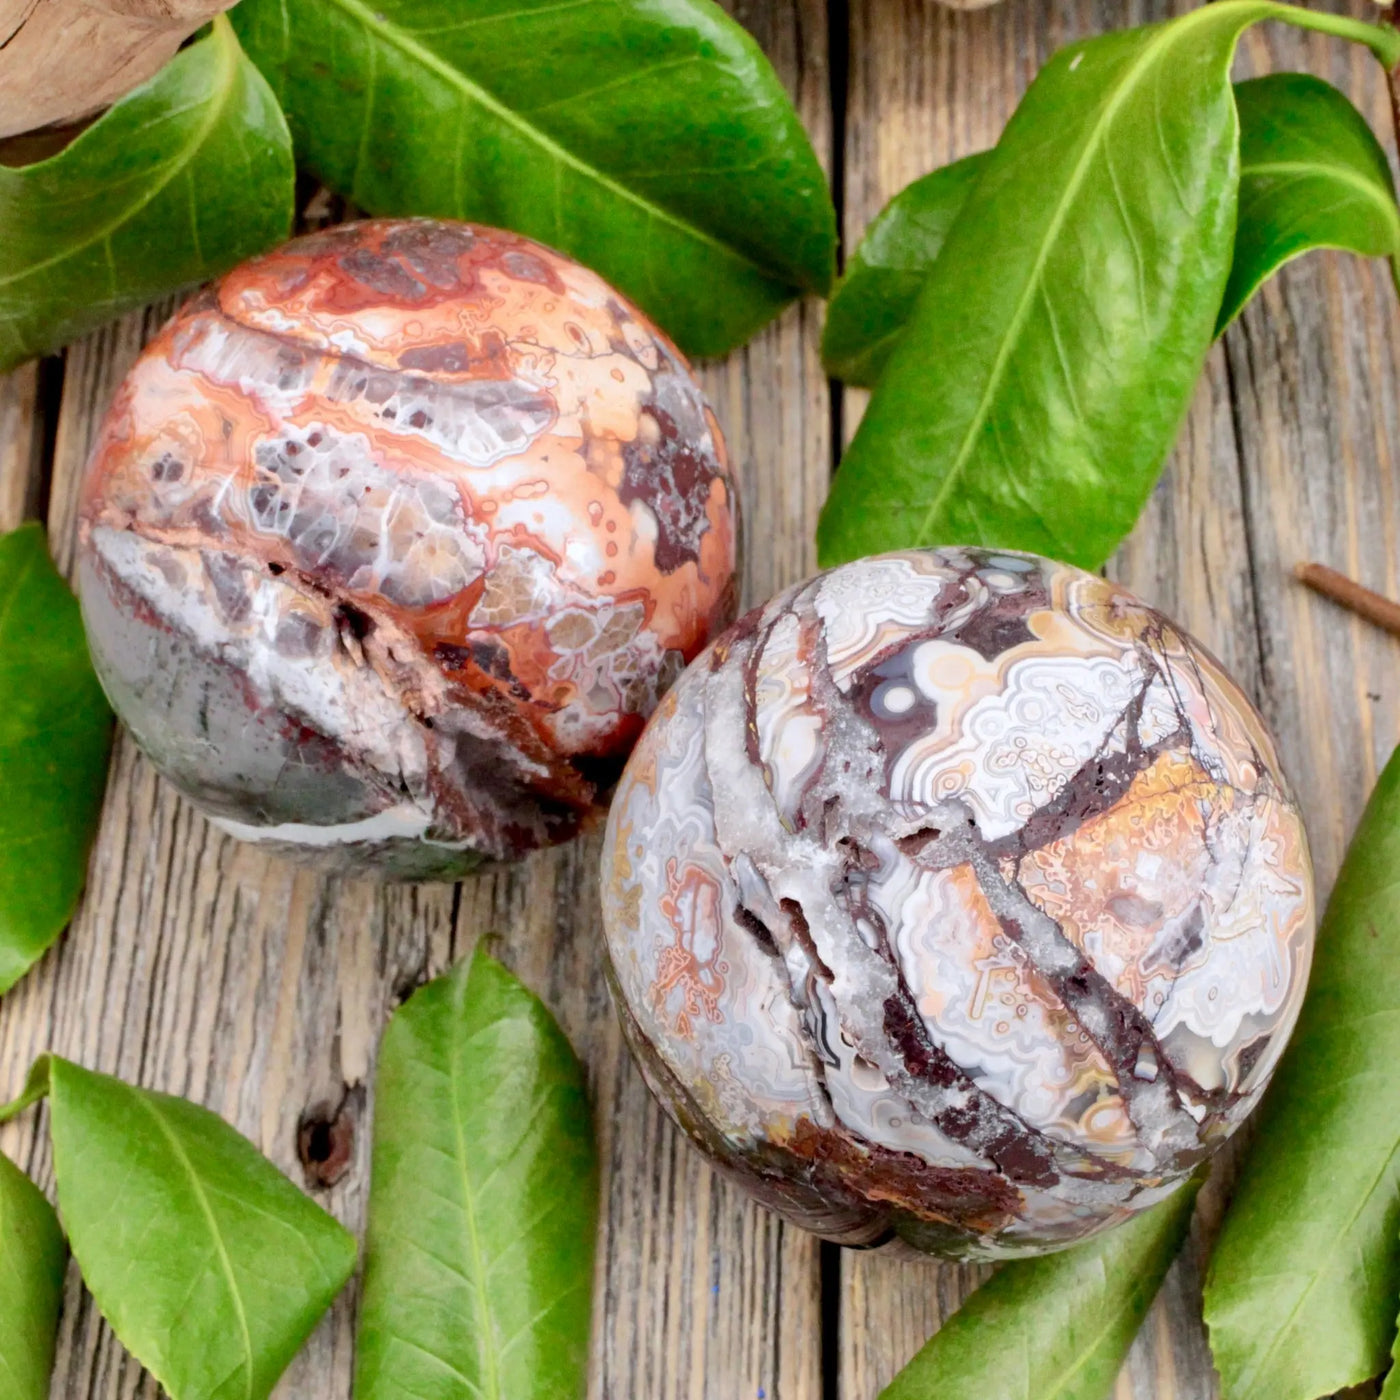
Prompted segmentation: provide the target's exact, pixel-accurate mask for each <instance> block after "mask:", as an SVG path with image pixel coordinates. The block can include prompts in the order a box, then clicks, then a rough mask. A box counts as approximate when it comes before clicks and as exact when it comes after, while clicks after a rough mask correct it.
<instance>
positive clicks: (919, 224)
mask: <svg viewBox="0 0 1400 1400" xmlns="http://www.w3.org/2000/svg"><path fill="white" fill-rule="evenodd" d="M989 154H990V153H989V152H987V151H983V152H980V153H979V154H978V155H975V156H966V157H964V158H963V159H962V160H958V161H954V162H953V163H952V164H951V165H943V166H940V167H939V168H938V169H937V170H934V171H931V172H930V173H929V174H927V175H925V176H923V177H922V178H920V179H918V180H915V181H914V182H913V183H912V184H910V185H906V186H905V187H904V188H903V189H902V190H900V192H899V193H898V194H897V195H895V197H894V198H893V199H892V200H890V202H889V203H888V204H887V205H885V207H884V208H883V209H882V210H881V211H880V212H879V214H877V215H876V216H875V219H874V220H873V221H872V222H871V225H870V227H869V228H868V229H866V231H865V235H864V237H863V238H862V239H861V240H860V242H859V243H858V244H856V249H855V252H853V253H852V254H851V256H850V257H849V258H847V259H846V267H845V270H844V271H843V272H842V274H841V280H840V281H839V282H838V283H837V284H836V290H835V291H834V292H833V293H832V296H831V301H830V303H829V304H828V306H827V308H826V326H825V327H824V329H823V331H822V364H823V366H825V368H826V372H827V373H828V374H830V375H831V376H833V378H836V379H840V380H843V381H844V382H845V383H847V384H855V385H858V386H860V387H862V388H866V389H868V388H870V387H872V386H873V385H874V383H875V381H876V380H877V379H878V378H879V377H880V372H881V370H883V369H884V367H885V363H886V361H888V359H889V357H890V352H891V351H892V350H893V349H894V347H895V346H896V345H897V344H898V343H899V338H900V336H902V335H903V334H904V331H905V328H906V327H907V326H908V324H909V318H910V316H911V315H913V312H914V304H915V303H916V302H917V301H918V299H919V292H920V291H921V290H922V288H923V285H924V279H925V278H926V277H927V276H928V272H929V269H930V268H931V267H932V266H933V260H934V259H935V258H936V257H937V256H938V252H939V249H941V248H942V247H943V240H944V239H945V238H947V236H948V230H949V229H950V228H952V226H953V220H954V219H956V218H957V216H958V213H959V212H960V211H961V209H962V207H963V205H964V204H965V203H966V202H967V196H968V194H969V193H970V192H971V190H972V187H973V186H974V185H975V184H976V183H977V178H978V176H979V175H981V173H982V171H983V169H984V168H985V167H986V164H987V157H988V155H989Z"/></svg>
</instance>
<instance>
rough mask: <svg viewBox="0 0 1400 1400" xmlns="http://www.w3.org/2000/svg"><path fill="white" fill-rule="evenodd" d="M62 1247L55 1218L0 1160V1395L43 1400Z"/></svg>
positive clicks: (50, 1362)
mask: <svg viewBox="0 0 1400 1400" xmlns="http://www.w3.org/2000/svg"><path fill="white" fill-rule="evenodd" d="M67 1259H68V1248H67V1246H66V1245H65V1244H64V1243H63V1231H62V1230H60V1229H59V1228H58V1217H57V1216H56V1215H55V1214H54V1213H53V1207H52V1206H51V1205H49V1203H48V1202H47V1201H46V1200H45V1199H44V1193H43V1192H42V1191H40V1190H39V1188H38V1187H37V1186H35V1185H34V1183H33V1182H32V1181H30V1179H29V1178H28V1177H27V1176H25V1174H24V1173H23V1172H22V1171H20V1169H19V1168H18V1167H16V1166H15V1165H13V1163H11V1161H10V1159H9V1158H8V1157H4V1156H0V1396H4V1398H5V1400H48V1395H49V1372H50V1371H52V1370H53V1353H54V1337H55V1334H56V1333H57V1331H58V1309H59V1304H60V1303H61V1302H62V1301H63V1272H64V1267H65V1264H66V1262H67Z"/></svg>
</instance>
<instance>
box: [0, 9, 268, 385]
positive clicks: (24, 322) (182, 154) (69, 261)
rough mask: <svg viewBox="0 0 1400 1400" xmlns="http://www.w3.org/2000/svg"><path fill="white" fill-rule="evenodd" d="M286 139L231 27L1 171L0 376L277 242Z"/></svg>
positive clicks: (217, 27) (220, 25) (221, 25)
mask: <svg viewBox="0 0 1400 1400" xmlns="http://www.w3.org/2000/svg"><path fill="white" fill-rule="evenodd" d="M293 188H294V187H293V169H292V148H291V138H290V137H289V136H288V134H287V125H286V122H284V121H283V119H282V113H281V112H280V110H279V109H278V106H277V103H276V101H274V99H273V97H272V94H271V93H270V92H269V91H268V88H267V84H266V83H265V82H264V81H263V79H262V77H261V75H260V74H259V73H258V71H257V69H256V68H254V67H253V65H252V64H251V63H249V62H248V60H247V59H246V58H245V57H244V55H243V52H242V50H241V49H240V48H239V46H238V40H237V39H236V38H235V37H234V33H233V30H232V29H231V28H230V27H229V24H228V21H227V20H225V19H223V18H222V17H220V18H218V19H216V20H215V21H214V25H213V28H212V30H211V31H210V33H209V35H208V36H207V37H206V38H204V39H201V40H200V41H199V42H198V43H195V44H192V45H191V46H190V47H189V48H187V49H185V50H184V51H183V52H182V53H180V54H178V55H176V57H175V58H174V59H172V60H171V62H170V63H168V64H167V65H166V66H165V67H164V68H163V69H161V71H160V72H159V73H157V74H156V76H155V77H154V78H152V79H151V80H150V81H149V82H146V83H144V84H142V85H141V86H140V87H138V88H137V89H136V90H135V91H134V92H131V93H129V94H128V95H127V96H126V97H124V98H123V99H122V100H121V101H120V102H118V103H117V104H116V105H115V106H113V107H112V108H110V109H109V110H108V111H107V112H106V113H105V114H104V115H103V116H102V117H101V119H100V120H98V121H97V122H95V123H93V125H92V126H90V127H89V128H88V129H87V130H86V131H84V132H83V133H82V135H80V136H79V137H78V138H77V140H75V141H74V142H73V143H72V144H71V145H69V146H67V147H66V148H65V149H64V150H62V151H60V152H59V153H58V154H57V155H55V156H51V157H50V158H49V159H48V160H43V161H39V162H37V163H35V164H33V165H26V166H22V167H21V168H19V169H6V168H5V167H3V166H0V370H4V369H8V368H9V367H10V366H11V365H15V364H18V363H19V362H20V361H21V360H25V359H28V358H29V357H30V356H32V355H38V354H42V353H44V352H45V351H48V350H53V349H56V348H57V347H58V346H60V345H62V344H63V343H64V342H65V341H67V340H71V339H72V338H73V337H74V336H77V335H81V334H82V333H83V332H84V331H88V330H91V329H92V328H93V327H94V326H99V325H101V324H102V322H104V321H106V320H110V319H111V318H112V317H113V316H116V315H118V314H119V313H120V312H122V311H125V310H126V309H128V308H129V307H132V306H140V305H141V304H142V303H143V302H147V301H150V300H151V299H152V298H153V297H157V296H161V295H163V294H164V293H166V292H171V291H174V290H175V289H176V288H179V287H185V286H189V285H191V284H192V283H195V282H202V281H204V280H205V279H206V278H209V277H212V276H214V275H215V274H217V273H220V272H223V271H224V270H225V269H227V268H229V267H232V266H233V264H234V263H236V262H238V261H240V260H241V259H243V258H245V257H248V256H250V255H251V254H253V253H257V252H260V251H261V250H262V249H264V248H266V247H268V246H269V245H270V244H273V243H276V242H278V241H279V240H280V239H283V238H285V237H286V236H287V232H288V230H289V228H290V226H291V218H292V198H293Z"/></svg>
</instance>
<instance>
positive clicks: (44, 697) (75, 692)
mask: <svg viewBox="0 0 1400 1400" xmlns="http://www.w3.org/2000/svg"><path fill="white" fill-rule="evenodd" d="M111 737H112V715H111V711H110V710H108V708H107V702H106V700H105V699H103V696H102V689H101V687H100V686H99V685H98V683H97V677H96V676H95V675H93V671H92V663H91V662H90V661H89V660H88V650H87V641H86V640H85V639H84V636H83V624H82V618H81V617H80V616H79V613H78V604H77V601H76V600H75V599H74V597H73V595H72V593H71V592H69V589H68V585H67V584H66V583H64V581H63V579H62V578H60V577H59V575H58V573H57V571H56V570H55V569H54V566H53V563H52V561H51V560H50V559H49V551H48V547H47V546H46V544H45V543H44V532H43V531H42V530H41V529H40V528H39V527H38V526H37V525H25V526H21V528H20V529H18V530H15V531H13V532H12V533H10V534H8V535H4V536H0V792H3V793H4V795H5V796H4V801H3V802H0V992H5V991H8V990H9V988H10V987H12V986H13V985H14V984H15V983H16V982H17V981H18V980H19V978H20V977H21V976H23V974H24V973H25V971H27V970H28V968H29V967H30V966H31V965H32V964H33V963H34V961H35V960H36V959H37V958H38V957H39V956H40V954H42V953H43V951H44V949H45V948H47V947H48V946H49V944H51V943H52V942H53V941H54V939H55V938H57V937H58V935H59V934H60V933H62V932H63V930H64V928H65V927H66V926H67V924H68V921H69V919H71V918H72V916H73V910H74V907H75V906H76V905H77V902H78V896H79V894H80V893H81V892H82V888H83V880H84V879H85V878H86V876H87V858H88V849H89V847H90V846H91V845H92V839H93V837H94V835H95V834H96V832H97V821H98V817H99V816H100V815H101V811H102V792H103V788H104V787H105V785H106V778H107V752H108V748H109V746H110V744H111Z"/></svg>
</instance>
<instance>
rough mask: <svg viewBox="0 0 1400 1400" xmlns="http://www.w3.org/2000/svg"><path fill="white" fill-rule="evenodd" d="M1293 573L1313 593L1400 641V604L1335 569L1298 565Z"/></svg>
mask: <svg viewBox="0 0 1400 1400" xmlns="http://www.w3.org/2000/svg"><path fill="white" fill-rule="evenodd" d="M1293 573H1294V575H1295V576H1296V577H1297V578H1298V579H1299V581H1300V582H1302V583H1305V584H1306V585H1307V586H1308V587H1309V588H1311V589H1312V590H1313V591H1314V592H1315V593H1320V594H1322V596H1323V597H1324V598H1330V599H1331V600H1332V601H1333V602H1334V603H1339V604H1340V605H1341V606H1342V607H1344V608H1348V609H1350V610H1351V611H1352V612H1354V613H1355V614H1356V615H1357V616H1358V617H1364V618H1365V619H1366V620H1367V622H1374V623H1375V624H1376V626H1377V627H1383V628H1385V630H1386V631H1387V632H1390V633H1393V634H1394V635H1395V636H1397V637H1400V603H1396V602H1392V601H1391V599H1389V598H1386V597H1383V596H1382V595H1381V594H1379V593H1376V592H1374V591H1373V590H1372V589H1369V588H1366V587H1364V586H1363V585H1362V584H1359V583H1357V582H1356V580H1355V579H1349V578H1348V577H1347V576H1346V575H1345V574H1340V573H1338V572H1337V570H1336V569H1329V568H1328V567H1327V565H1326V564H1299V565H1298V566H1297V567H1296V568H1295V569H1294V570H1293Z"/></svg>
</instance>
